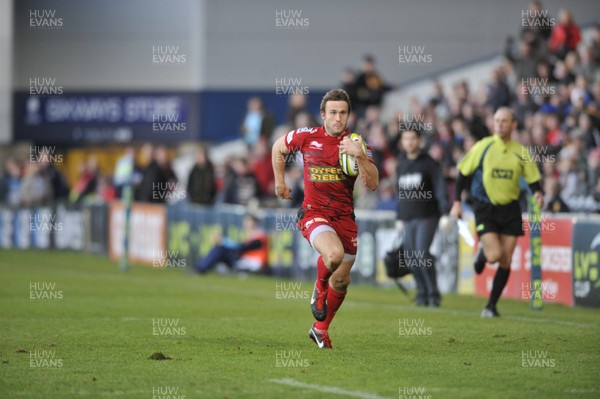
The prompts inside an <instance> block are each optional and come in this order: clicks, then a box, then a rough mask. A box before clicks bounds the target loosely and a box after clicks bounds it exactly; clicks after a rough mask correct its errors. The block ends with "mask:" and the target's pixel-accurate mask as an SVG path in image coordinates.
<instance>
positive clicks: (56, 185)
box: [40, 165, 69, 200]
mask: <svg viewBox="0 0 600 399" xmlns="http://www.w3.org/2000/svg"><path fill="white" fill-rule="evenodd" d="M40 173H41V175H42V176H44V177H45V178H46V179H48V181H49V182H50V186H52V195H53V199H54V200H61V199H65V198H67V197H68V196H69V186H68V184H67V179H66V178H65V177H64V176H63V174H62V173H61V172H60V171H59V170H58V169H56V167H55V166H54V165H48V166H47V167H46V168H44V169H42V171H41V172H40Z"/></svg>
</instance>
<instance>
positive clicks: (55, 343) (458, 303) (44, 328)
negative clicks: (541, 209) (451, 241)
mask: <svg viewBox="0 0 600 399" xmlns="http://www.w3.org/2000/svg"><path fill="white" fill-rule="evenodd" d="M0 281H1V288H0V299H1V300H0V315H1V324H0V325H1V330H0V332H1V334H0V337H1V339H0V342H1V343H0V348H1V352H0V359H1V361H2V363H1V365H0V368H1V370H2V372H1V373H0V397H2V398H44V399H46V398H78V397H81V398H144V399H163V398H170V399H173V398H177V399H192V398H325V397H326V398H370V399H378V398H427V399H447V398H502V399H507V398H561V399H571V398H573V399H575V398H598V397H600V378H599V376H600V312H599V311H598V309H582V308H567V307H564V306H559V305H548V304H547V305H545V306H544V310H543V311H542V312H532V311H530V310H529V304H528V303H526V302H517V301H509V300H502V301H501V302H500V305H499V311H500V312H501V314H502V318H500V319H493V320H492V319H480V318H479V313H480V311H481V308H482V306H483V305H484V303H485V300H484V299H482V298H475V297H464V296H458V295H448V296H446V297H445V298H444V301H443V306H442V307H441V308H440V309H423V308H415V307H414V306H413V305H412V304H411V303H410V302H409V300H408V299H407V298H406V297H404V296H403V295H402V294H401V293H400V292H399V291H398V290H397V289H396V288H394V287H390V288H387V289H382V288H376V287H370V286H351V287H350V290H349V294H348V296H347V297H346V302H345V303H344V305H343V306H342V308H341V310H340V311H339V312H338V315H337V317H336V319H335V320H334V322H333V324H332V326H331V329H330V335H331V337H332V340H333V347H334V349H333V350H331V351H324V350H318V349H316V347H315V345H314V344H313V343H312V342H311V341H309V339H308V337H307V332H308V329H309V327H310V325H311V323H312V316H311V314H310V307H309V304H308V295H310V292H311V290H312V284H311V283H309V282H302V283H298V282H290V281H284V280H278V279H271V278H266V277H248V278H241V277H239V276H219V275H208V276H203V277H198V276H192V275H189V274H187V273H185V272H182V271H179V270H159V269H152V268H149V267H133V268H132V269H131V270H130V271H129V272H127V273H122V272H119V271H118V266H117V264H116V263H114V262H111V261H109V260H107V259H104V258H100V257H95V256H91V255H84V254H78V253H71V252H41V251H18V250H10V251H7V250H1V251H0ZM32 298H33V299H32ZM157 354H162V355H164V356H165V357H167V358H169V359H165V360H153V359H150V358H151V357H152V355H155V356H157Z"/></svg>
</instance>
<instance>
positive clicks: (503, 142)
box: [450, 107, 544, 317]
mask: <svg viewBox="0 0 600 399" xmlns="http://www.w3.org/2000/svg"><path fill="white" fill-rule="evenodd" d="M516 125H517V121H516V120H515V116H514V114H513V111H512V110H511V109H510V108H508V107H501V108H499V109H498V110H497V111H496V113H495V114H494V131H495V134H494V135H493V136H490V137H486V138H484V139H481V140H480V141H478V142H477V143H476V144H475V145H474V146H473V148H471V150H470V151H469V152H468V153H467V154H466V155H465V157H464V158H463V160H462V161H461V162H460V163H459V164H458V170H459V172H460V173H459V176H458V179H457V182H456V195H455V199H454V204H453V205H452V209H451V210H450V215H451V216H452V217H455V218H460V217H461V216H462V206H461V203H460V196H461V193H462V190H463V189H465V188H466V187H465V186H466V185H467V181H468V179H467V176H471V177H472V183H471V196H472V197H473V200H474V203H473V210H474V212H475V226H476V231H477V234H478V235H479V238H480V240H481V243H482V244H483V246H482V247H480V250H479V253H478V254H477V255H476V259H475V272H476V273H477V274H479V273H481V272H482V271H483V268H484V267H485V263H486V261H487V262H489V263H496V262H499V266H498V270H497V271H496V275H495V276H494V283H493V285H492V292H491V293H490V299H489V301H488V303H487V305H486V307H485V308H484V309H483V311H482V312H481V317H498V316H500V315H499V314H498V311H497V310H496V303H497V302H498V299H499V298H500V295H501V294H502V290H504V287H505V286H506V282H507V281H508V277H509V275H510V263H511V259H512V255H513V252H514V250H515V245H516V244H517V238H518V237H519V236H522V235H523V224H522V223H523V221H522V220H521V207H520V206H519V202H518V199H519V195H520V193H521V189H520V187H519V179H520V178H521V176H523V177H524V178H525V181H526V182H527V184H529V187H530V188H531V191H532V192H533V193H534V199H535V200H536V201H537V202H538V203H539V204H540V207H542V206H543V201H544V200H543V198H544V197H543V193H542V188H541V185H540V180H541V175H540V172H539V170H538V168H537V166H536V164H535V162H533V160H532V159H531V155H530V154H529V151H528V150H527V149H526V148H525V147H523V146H522V145H520V144H519V143H517V142H516V141H513V140H511V135H512V132H513V130H514V129H515V127H516Z"/></svg>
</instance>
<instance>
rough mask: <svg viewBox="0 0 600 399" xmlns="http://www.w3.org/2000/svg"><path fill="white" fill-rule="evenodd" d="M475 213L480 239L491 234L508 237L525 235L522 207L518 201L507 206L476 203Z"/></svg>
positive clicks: (474, 204) (474, 205)
mask: <svg viewBox="0 0 600 399" xmlns="http://www.w3.org/2000/svg"><path fill="white" fill-rule="evenodd" d="M473 211H474V213H475V231H477V234H478V235H479V236H480V237H481V236H482V235H483V234H485V233H489V232H494V233H498V234H504V235H508V236H522V235H523V234H524V232H523V220H522V218H521V206H520V205H519V202H518V201H513V202H511V203H508V204H506V205H493V204H488V203H485V202H479V201H474V203H473Z"/></svg>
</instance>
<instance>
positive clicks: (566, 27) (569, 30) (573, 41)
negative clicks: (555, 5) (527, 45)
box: [548, 9, 581, 60]
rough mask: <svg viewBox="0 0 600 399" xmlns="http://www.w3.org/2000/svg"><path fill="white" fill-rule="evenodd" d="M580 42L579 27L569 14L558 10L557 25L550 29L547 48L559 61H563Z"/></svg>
mask: <svg viewBox="0 0 600 399" xmlns="http://www.w3.org/2000/svg"><path fill="white" fill-rule="evenodd" d="M580 41H581V32H580V31H579V27H578V26H577V25H576V24H575V22H573V17H572V15H571V12H570V11H568V10H564V9H563V10H560V11H559V12H558V24H557V25H556V26H555V27H554V29H552V34H551V35H550V42H549V44H548V48H549V49H550V51H551V52H552V53H553V54H554V55H556V56H557V57H558V58H559V59H561V60H562V59H564V58H565V57H566V56H567V54H568V53H569V51H573V50H575V49H577V45H578V44H579V42H580Z"/></svg>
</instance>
